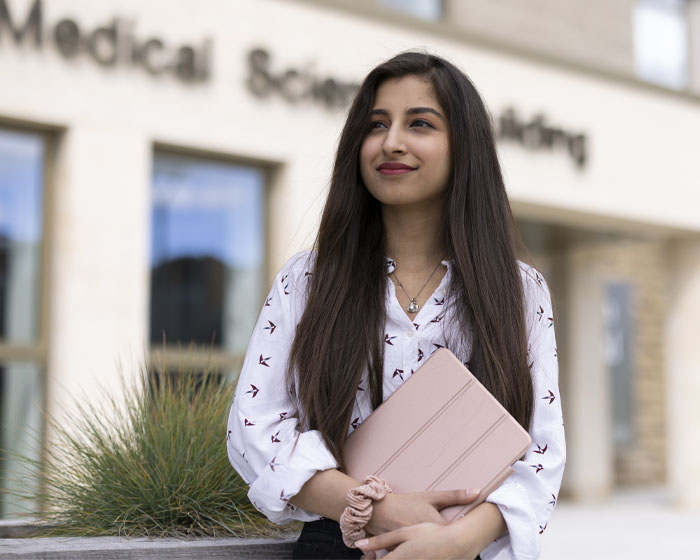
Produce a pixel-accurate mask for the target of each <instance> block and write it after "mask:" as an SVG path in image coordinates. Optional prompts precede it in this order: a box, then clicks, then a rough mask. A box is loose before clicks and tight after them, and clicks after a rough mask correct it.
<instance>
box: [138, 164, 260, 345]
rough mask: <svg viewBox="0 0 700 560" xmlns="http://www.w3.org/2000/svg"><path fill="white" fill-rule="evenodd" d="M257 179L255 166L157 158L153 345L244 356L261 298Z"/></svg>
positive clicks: (154, 203) (152, 276) (258, 185)
mask: <svg viewBox="0 0 700 560" xmlns="http://www.w3.org/2000/svg"><path fill="white" fill-rule="evenodd" d="M264 179H265V178H264V172H263V171H262V170H261V169H258V168H255V167H246V166H241V165H234V164H230V163H223V162H217V161H208V160H205V159H198V158H193V157H184V156H178V155H171V154H156V156H155V161H154V168H153V214H152V232H153V235H152V247H151V267H152V268H151V341H152V342H153V343H161V342H162V341H163V337H165V339H166V341H167V342H168V343H178V342H179V343H190V342H194V343H198V344H205V345H209V344H212V345H213V346H214V347H215V348H220V349H222V350H225V351H228V352H231V353H242V352H244V351H245V347H246V345H247V343H248V339H249V337H250V332H251V330H252V328H253V326H254V324H255V320H256V317H257V314H258V311H259V306H260V303H261V298H262V291H261V290H262V286H263V277H262V275H263V263H264V246H265V240H264Z"/></svg>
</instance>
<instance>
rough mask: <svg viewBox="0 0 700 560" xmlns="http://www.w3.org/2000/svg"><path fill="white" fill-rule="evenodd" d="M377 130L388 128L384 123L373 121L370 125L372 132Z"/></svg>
mask: <svg viewBox="0 0 700 560" xmlns="http://www.w3.org/2000/svg"><path fill="white" fill-rule="evenodd" d="M377 128H387V126H386V124H384V123H383V122H382V121H372V122H370V123H369V129H370V130H375V129H377Z"/></svg>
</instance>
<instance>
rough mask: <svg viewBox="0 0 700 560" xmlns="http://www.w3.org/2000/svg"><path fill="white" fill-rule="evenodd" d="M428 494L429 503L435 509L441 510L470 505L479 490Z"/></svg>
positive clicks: (444, 491) (440, 491)
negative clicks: (429, 495)
mask: <svg viewBox="0 0 700 560" xmlns="http://www.w3.org/2000/svg"><path fill="white" fill-rule="evenodd" d="M430 493H431V494H432V496H431V499H430V503H431V504H433V505H434V506H435V507H436V508H437V509H442V508H446V507H449V506H459V505H466V504H470V503H472V502H473V501H474V500H475V499H476V498H477V496H478V495H479V490H477V489H471V490H439V491H434V492H430Z"/></svg>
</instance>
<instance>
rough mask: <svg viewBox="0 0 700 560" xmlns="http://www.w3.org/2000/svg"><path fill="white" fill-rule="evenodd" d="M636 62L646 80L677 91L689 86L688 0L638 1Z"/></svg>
mask: <svg viewBox="0 0 700 560" xmlns="http://www.w3.org/2000/svg"><path fill="white" fill-rule="evenodd" d="M633 33H634V62H635V68H636V72H637V75H638V76H639V77H640V78H642V79H643V80H647V81H649V82H653V83H655V84H659V85H662V86H666V87H669V88H673V89H684V88H685V87H687V85H688V24H687V17H686V2H685V0H637V4H636V6H635V9H634V13H633Z"/></svg>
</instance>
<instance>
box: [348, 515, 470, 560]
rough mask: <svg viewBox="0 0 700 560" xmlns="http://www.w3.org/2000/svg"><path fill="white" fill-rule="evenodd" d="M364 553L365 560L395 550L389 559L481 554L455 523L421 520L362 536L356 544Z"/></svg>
mask: <svg viewBox="0 0 700 560" xmlns="http://www.w3.org/2000/svg"><path fill="white" fill-rule="evenodd" d="M355 544H356V545H357V546H358V548H360V549H361V550H362V552H364V553H365V554H364V556H362V558H363V559H365V560H374V559H375V558H376V554H375V551H377V550H382V549H387V550H391V552H390V553H389V554H388V555H386V556H384V557H383V558H384V559H386V560H399V559H401V558H410V559H416V558H430V559H431V560H474V558H476V556H477V555H478V554H479V552H480V550H478V545H477V543H475V542H469V541H468V540H465V539H464V535H460V534H458V532H456V528H455V526H454V525H443V524H436V523H419V524H418V525H412V526H410V527H403V528H401V529H396V530H395V531H391V532H389V533H384V534H383V535H377V536H376V537H370V538H367V539H362V540H360V541H357V542H356V543H355Z"/></svg>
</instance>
